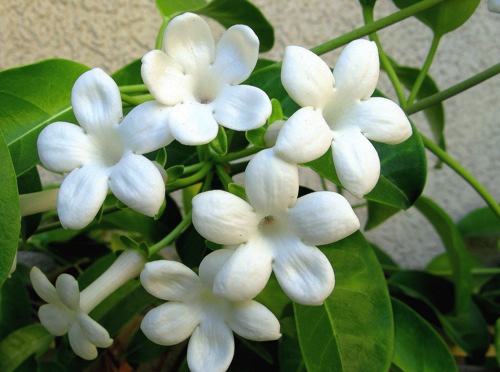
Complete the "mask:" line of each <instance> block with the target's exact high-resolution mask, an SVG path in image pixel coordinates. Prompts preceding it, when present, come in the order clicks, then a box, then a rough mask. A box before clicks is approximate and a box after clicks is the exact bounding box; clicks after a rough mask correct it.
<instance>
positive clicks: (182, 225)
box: [149, 211, 192, 256]
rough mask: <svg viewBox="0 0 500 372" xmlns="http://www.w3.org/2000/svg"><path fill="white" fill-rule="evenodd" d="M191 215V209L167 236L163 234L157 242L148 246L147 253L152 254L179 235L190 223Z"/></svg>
mask: <svg viewBox="0 0 500 372" xmlns="http://www.w3.org/2000/svg"><path fill="white" fill-rule="evenodd" d="M191 215H192V211H189V212H188V213H187V214H186V216H184V219H183V220H182V221H181V222H180V223H179V224H178V225H177V226H176V227H175V228H174V229H173V230H172V231H170V233H169V234H168V235H167V236H165V237H164V238H163V239H162V240H160V241H159V242H158V243H156V244H154V245H152V246H151V247H149V255H150V256H152V255H154V254H156V253H158V252H159V251H160V250H161V249H162V248H164V247H166V246H168V245H170V244H172V243H173V242H174V241H175V239H177V238H178V237H179V235H181V234H182V233H183V232H184V230H185V229H187V228H188V227H189V225H191Z"/></svg>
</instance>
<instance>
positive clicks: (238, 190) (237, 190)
mask: <svg viewBox="0 0 500 372" xmlns="http://www.w3.org/2000/svg"><path fill="white" fill-rule="evenodd" d="M227 191H229V192H230V193H231V194H233V195H236V196H237V197H239V198H240V199H243V200H247V193H246V191H245V188H244V187H243V185H240V184H239V183H230V184H228V185H227Z"/></svg>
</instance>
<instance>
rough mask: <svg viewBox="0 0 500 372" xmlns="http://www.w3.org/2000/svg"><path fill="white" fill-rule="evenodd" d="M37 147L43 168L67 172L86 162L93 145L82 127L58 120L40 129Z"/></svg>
mask: <svg viewBox="0 0 500 372" xmlns="http://www.w3.org/2000/svg"><path fill="white" fill-rule="evenodd" d="M37 148H38V155H39V156H40V161H41V162H42V164H43V166H44V167H45V168H47V169H49V170H51V171H53V172H64V173H68V172H71V171H72V170H73V169H75V168H79V167H81V166H82V165H83V164H85V163H87V162H88V160H89V158H90V156H89V152H92V151H93V149H94V146H93V144H92V143H91V142H90V141H89V137H88V136H87V135H86V134H85V131H84V129H83V128H82V127H79V126H78V125H74V124H70V123H64V122H60V121H58V122H56V123H52V124H49V125H48V126H47V127H45V129H44V130H42V132H41V133H40V135H39V136H38V140H37Z"/></svg>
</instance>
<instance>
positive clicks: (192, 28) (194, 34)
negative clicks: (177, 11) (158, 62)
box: [163, 13, 215, 78]
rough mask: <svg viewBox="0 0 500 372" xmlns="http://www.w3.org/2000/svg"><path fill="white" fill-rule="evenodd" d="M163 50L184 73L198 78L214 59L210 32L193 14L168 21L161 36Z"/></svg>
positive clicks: (213, 47)
mask: <svg viewBox="0 0 500 372" xmlns="http://www.w3.org/2000/svg"><path fill="white" fill-rule="evenodd" d="M163 50H164V51H165V53H167V54H168V55H169V56H170V57H172V58H173V59H174V60H176V61H177V62H178V63H179V64H181V65H182V67H183V68H184V72H186V73H188V74H194V75H196V76H197V77H199V78H202V76H201V74H202V73H203V72H205V71H206V68H208V66H209V65H210V64H211V63H212V62H214V59H215V42H214V37H213V35H212V31H211V30H210V27H208V24H207V22H205V21H204V20H203V18H201V17H200V16H198V15H196V14H193V13H184V14H182V15H179V16H177V17H175V18H174V19H172V21H170V23H169V24H168V26H167V28H166V29H165V34H164V36H163Z"/></svg>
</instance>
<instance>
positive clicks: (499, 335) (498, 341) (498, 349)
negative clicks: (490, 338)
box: [494, 318, 500, 366]
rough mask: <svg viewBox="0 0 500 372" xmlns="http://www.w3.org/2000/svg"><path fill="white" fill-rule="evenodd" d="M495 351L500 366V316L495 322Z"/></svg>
mask: <svg viewBox="0 0 500 372" xmlns="http://www.w3.org/2000/svg"><path fill="white" fill-rule="evenodd" d="M494 346H495V353H496V355H497V363H498V365H499V366H500V318H499V319H497V321H496V322H495V341H494Z"/></svg>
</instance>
